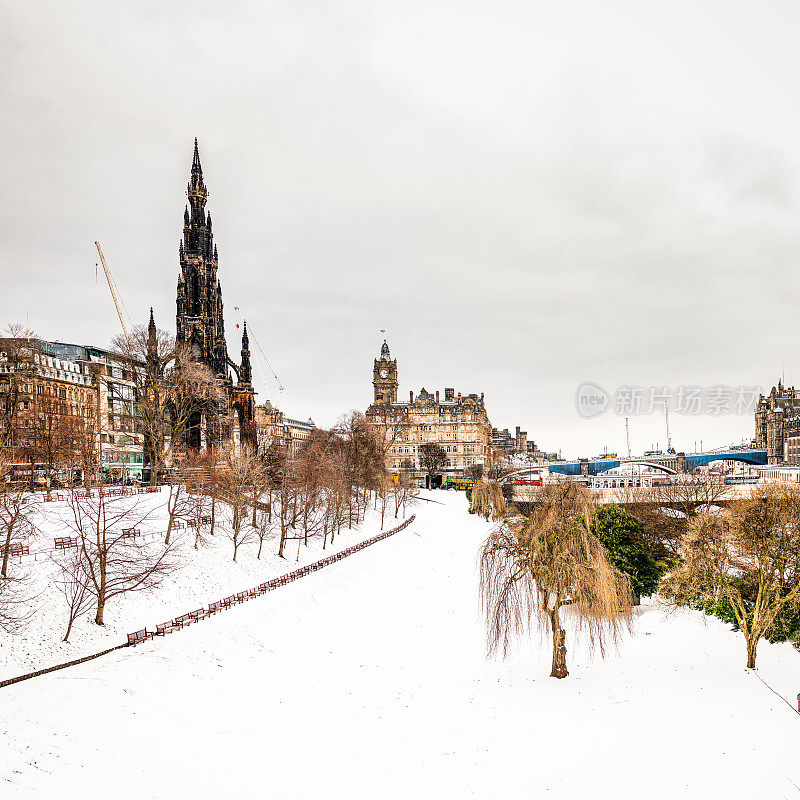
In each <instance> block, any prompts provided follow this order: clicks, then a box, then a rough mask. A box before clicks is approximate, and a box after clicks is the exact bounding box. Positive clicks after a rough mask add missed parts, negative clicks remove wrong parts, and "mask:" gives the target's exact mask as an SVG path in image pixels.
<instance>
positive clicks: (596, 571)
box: [480, 481, 631, 678]
mask: <svg viewBox="0 0 800 800" xmlns="http://www.w3.org/2000/svg"><path fill="white" fill-rule="evenodd" d="M591 517H592V507H591V499H590V497H589V495H588V493H587V492H586V491H584V490H583V488H582V487H580V486H579V485H577V484H576V483H574V482H572V481H563V482H560V483H557V484H550V485H547V486H543V487H541V491H540V492H539V498H538V502H537V503H536V504H534V505H533V508H532V512H531V515H530V517H528V518H527V519H526V520H525V522H524V523H522V524H521V525H519V526H518V527H513V528H512V527H510V526H508V525H503V526H501V527H499V528H498V529H497V530H496V531H495V532H494V533H492V534H491V535H490V536H489V538H488V539H487V540H486V542H485V544H484V546H483V549H482V552H481V559H480V588H481V599H482V603H483V609H484V613H485V615H486V622H487V630H488V645H489V652H490V653H493V652H496V651H497V650H498V649H500V650H502V652H503V655H505V654H506V653H507V652H508V647H509V644H510V641H511V639H512V638H513V637H514V636H516V635H520V634H522V633H523V632H525V631H527V630H529V629H530V626H531V621H532V618H533V616H534V614H535V615H536V616H537V617H538V619H539V623H540V625H541V626H542V627H544V626H547V627H549V629H550V632H551V634H552V638H553V660H552V669H551V672H550V675H551V677H554V678H565V677H566V676H567V675H568V674H569V672H568V670H567V659H566V654H567V647H566V631H565V630H564V628H563V627H562V623H561V608H562V607H563V606H566V605H569V606H570V607H571V609H572V612H573V613H572V617H573V619H574V621H575V624H576V630H577V632H578V633H579V634H580V633H582V634H584V635H585V636H586V637H587V639H588V642H589V645H590V647H595V646H596V647H598V648H599V650H600V652H601V654H603V655H604V654H605V650H606V646H607V645H608V644H609V643H615V642H616V641H617V639H618V637H619V635H620V633H621V632H622V631H623V630H624V629H626V628H628V627H629V624H630V614H631V590H630V584H629V581H628V579H627V577H626V576H624V575H622V574H621V573H620V572H618V571H617V570H615V569H614V568H613V567H612V566H611V564H610V563H609V561H608V559H607V557H606V555H605V551H604V549H603V546H602V544H601V543H600V542H599V541H598V539H597V538H596V537H595V536H594V535H593V533H592V530H591Z"/></svg>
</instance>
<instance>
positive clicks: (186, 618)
mask: <svg viewBox="0 0 800 800" xmlns="http://www.w3.org/2000/svg"><path fill="white" fill-rule="evenodd" d="M193 622H195V619H194V617H192V615H191V614H181V615H180V616H179V617H175V619H174V620H173V625H174V626H175V627H176V628H182V627H184V625H191V624H192V623H193Z"/></svg>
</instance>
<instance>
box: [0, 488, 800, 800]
mask: <svg viewBox="0 0 800 800" xmlns="http://www.w3.org/2000/svg"><path fill="white" fill-rule="evenodd" d="M428 496H429V497H431V498H434V499H436V500H437V501H440V502H442V503H443V505H439V504H434V503H422V504H420V506H419V507H418V508H417V509H415V512H416V513H417V521H416V522H415V523H414V524H413V525H412V526H411V527H409V528H408V529H406V530H405V531H403V532H401V533H400V534H398V535H396V536H393V537H390V538H389V539H388V540H386V541H383V542H380V543H378V544H377V545H375V546H373V547H371V548H368V549H367V550H366V551H364V552H363V553H360V554H357V555H355V556H353V557H351V558H348V559H345V560H344V561H342V562H340V563H339V564H336V565H334V566H332V567H329V568H327V569H325V570H323V571H321V572H319V573H316V574H314V575H312V576H310V577H308V578H305V579H303V580H301V581H298V582H297V583H295V584H291V585H289V586H287V587H284V588H282V589H280V590H278V591H276V592H272V593H270V594H268V595H266V596H265V597H263V598H260V599H259V600H256V601H252V602H250V603H246V604H244V605H242V606H238V607H237V608H235V609H233V610H232V611H230V612H228V613H227V614H223V615H218V616H216V617H213V618H212V619H210V620H208V621H206V622H203V623H202V624H200V625H195V626H192V627H191V628H188V629H186V630H185V631H183V632H181V633H178V634H175V635H173V636H170V637H166V638H165V639H163V640H156V641H155V642H153V643H148V644H146V645H143V646H141V647H138V648H135V649H126V650H122V651H119V652H118V653H113V654H111V655H110V656H107V657H105V658H103V659H99V660H97V661H93V662H89V663H88V664H85V665H82V666H80V667H76V668H73V669H69V670H64V671H62V672H58V673H54V674H52V675H49V676H45V677H43V678H38V679H35V680H32V681H28V682H25V683H22V684H18V685H15V686H11V687H7V688H6V689H3V690H1V691H2V693H0V721H2V724H3V729H4V731H6V734H5V735H4V737H3V739H2V742H3V743H2V746H1V748H0V797H3V798H17V797H19V798H32V797H37V798H38V797H58V798H69V797H79V796H80V797H82V798H95V797H97V798H100V797H103V798H183V797H199V798H206V797H209V798H211V797H213V798H228V797H236V796H239V795H244V794H245V793H246V794H247V796H255V797H262V796H263V797H276V798H281V799H282V800H283V799H284V798H322V797H334V798H339V797H342V798H396V797H397V798H400V797H403V798H409V797H411V798H415V799H417V798H462V797H463V798H469V797H479V798H495V797H500V796H502V795H503V794H504V793H506V792H509V793H510V794H512V795H513V796H514V797H531V798H538V797H554V798H561V797H569V798H573V797H574V798H584V797H586V798H588V797H606V796H608V797H611V796H612V795H613V796H616V797H623V798H636V799H637V800H639V799H640V798H650V797H653V798H656V797H658V798H661V797H664V798H666V797H670V798H675V797H698V798H700V797H702V798H711V797H727V798H750V797H754V796H757V797H764V798H781V797H787V798H794V797H800V789H796V788H794V787H793V785H792V782H794V784H796V785H797V786H800V716H798V715H796V714H793V713H792V712H791V711H790V710H789V709H788V708H787V707H786V706H785V705H784V704H782V703H781V701H780V700H779V699H778V698H777V697H775V696H774V695H773V694H771V693H770V692H769V691H768V690H767V689H766V688H765V687H764V686H763V685H761V684H760V683H759V682H758V681H757V679H756V678H755V677H754V676H752V675H749V674H747V673H746V671H745V670H744V669H743V663H744V648H743V645H742V642H741V640H740V637H738V636H736V635H733V634H731V633H729V632H728V630H727V628H726V627H725V626H723V625H721V624H719V623H717V622H715V621H713V620H711V621H708V622H707V623H705V624H704V623H703V620H702V618H701V617H700V616H699V615H697V614H678V615H673V616H671V617H670V616H668V615H665V614H664V613H663V611H661V610H660V609H658V608H656V607H648V608H645V609H644V610H643V613H642V614H641V615H640V616H639V617H638V618H637V629H638V634H637V636H636V637H635V638H633V639H630V640H628V641H626V642H625V643H624V644H623V645H622V647H621V649H620V653H619V655H618V656H614V657H612V658H610V659H609V660H607V661H605V662H601V661H599V660H595V661H590V660H589V658H588V656H586V655H585V654H584V655H581V654H580V653H575V652H574V651H573V649H571V651H570V653H569V656H568V660H569V664H570V669H571V671H572V674H571V675H570V677H569V678H568V679H567V680H564V681H555V680H552V679H550V678H548V677H547V675H548V671H549V663H548V662H549V656H548V653H547V646H546V645H545V646H544V647H543V648H542V650H541V652H540V648H539V645H538V642H536V641H534V642H532V643H531V644H530V645H529V646H524V647H521V648H520V651H519V653H517V654H516V655H515V656H514V657H513V658H511V659H509V660H508V661H506V662H487V661H486V660H485V658H484V642H483V632H482V629H481V623H480V617H479V613H478V611H479V609H478V601H477V600H478V599H477V586H476V570H475V566H476V553H477V548H478V545H479V543H480V541H481V540H482V539H483V537H485V535H486V533H487V531H488V529H489V527H488V526H487V525H486V523H483V522H482V521H480V520H476V519H475V518H473V517H469V516H468V515H467V514H466V512H465V498H464V496H463V495H460V494H455V493H453V492H434V493H430V494H429V495H428ZM759 657H760V660H761V662H762V664H761V666H762V671H763V672H762V674H763V675H764V676H765V677H766V678H767V679H768V680H770V682H771V683H773V684H774V685H776V686H777V688H779V689H780V690H781V691H782V692H783V694H784V695H787V694H788V693H789V692H790V691H794V692H796V691H800V654H798V653H796V652H795V651H793V650H791V648H789V647H788V646H774V647H773V646H769V645H766V644H764V645H762V648H761V651H760V655H759ZM793 685H796V688H793Z"/></svg>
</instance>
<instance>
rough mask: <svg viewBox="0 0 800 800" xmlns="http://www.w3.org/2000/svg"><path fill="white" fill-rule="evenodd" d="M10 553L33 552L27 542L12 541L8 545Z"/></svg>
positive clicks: (24, 554) (22, 553) (23, 554)
mask: <svg viewBox="0 0 800 800" xmlns="http://www.w3.org/2000/svg"><path fill="white" fill-rule="evenodd" d="M8 552H9V555H12V556H28V555H30V553H31V549H30V547H28V545H27V544H22V543H20V542H11V544H10V545H9V546H8Z"/></svg>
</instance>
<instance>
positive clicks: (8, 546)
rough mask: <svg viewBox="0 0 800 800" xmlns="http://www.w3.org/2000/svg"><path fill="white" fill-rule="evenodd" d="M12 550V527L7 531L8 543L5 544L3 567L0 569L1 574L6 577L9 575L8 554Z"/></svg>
mask: <svg viewBox="0 0 800 800" xmlns="http://www.w3.org/2000/svg"><path fill="white" fill-rule="evenodd" d="M10 550H11V528H10V527H9V528H8V532H7V533H6V543H5V545H4V546H3V569H2V570H0V574H2V576H3V577H4V578H7V577H8V554H9V551H10Z"/></svg>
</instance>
